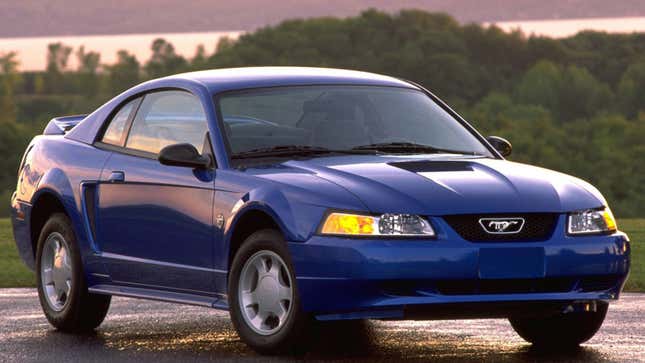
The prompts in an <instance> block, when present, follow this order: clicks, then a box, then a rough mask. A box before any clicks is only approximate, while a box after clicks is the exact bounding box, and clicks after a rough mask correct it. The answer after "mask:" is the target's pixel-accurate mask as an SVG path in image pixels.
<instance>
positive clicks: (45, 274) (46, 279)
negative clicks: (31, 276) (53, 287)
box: [41, 267, 53, 285]
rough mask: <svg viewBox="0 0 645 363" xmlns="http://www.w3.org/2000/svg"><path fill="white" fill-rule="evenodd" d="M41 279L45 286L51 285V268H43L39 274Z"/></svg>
mask: <svg viewBox="0 0 645 363" xmlns="http://www.w3.org/2000/svg"><path fill="white" fill-rule="evenodd" d="M41 277H42V279H43V283H44V284H45V285H48V284H51V283H52V279H53V277H52V269H51V267H47V268H44V269H43V270H42V272H41Z"/></svg>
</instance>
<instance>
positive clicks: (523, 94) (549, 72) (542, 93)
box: [517, 60, 562, 111]
mask: <svg viewBox="0 0 645 363" xmlns="http://www.w3.org/2000/svg"><path fill="white" fill-rule="evenodd" d="M561 88H562V71H561V70H560V67H558V66H557V65H556V64H553V63H552V62H550V61H545V60H542V61H539V62H537V63H536V64H535V65H534V66H533V67H531V69H529V71H528V72H526V74H525V75H524V77H522V80H521V81H520V83H519V84H518V86H517V100H518V101H519V102H520V103H523V104H527V105H538V106H542V107H544V108H546V109H548V110H552V111H557V110H558V108H559V106H560V100H559V98H558V95H559V94H560V90H561Z"/></svg>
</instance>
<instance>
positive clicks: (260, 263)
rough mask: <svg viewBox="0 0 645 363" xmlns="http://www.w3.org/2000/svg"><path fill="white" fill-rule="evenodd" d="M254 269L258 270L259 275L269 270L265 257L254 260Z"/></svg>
mask: <svg viewBox="0 0 645 363" xmlns="http://www.w3.org/2000/svg"><path fill="white" fill-rule="evenodd" d="M253 265H254V266H255V269H256V270H258V273H259V274H260V275H263V274H265V273H266V272H267V271H269V266H268V265H267V261H266V259H265V258H262V257H260V258H258V259H256V260H255V261H254V264H253Z"/></svg>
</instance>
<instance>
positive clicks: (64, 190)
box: [26, 168, 96, 267]
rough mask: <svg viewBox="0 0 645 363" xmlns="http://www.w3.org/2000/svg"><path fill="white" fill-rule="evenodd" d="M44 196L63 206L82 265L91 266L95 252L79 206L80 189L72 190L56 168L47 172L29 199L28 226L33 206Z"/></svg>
mask: <svg viewBox="0 0 645 363" xmlns="http://www.w3.org/2000/svg"><path fill="white" fill-rule="evenodd" d="M45 194H47V195H51V196H53V197H54V198H56V199H57V200H58V201H59V202H60V204H61V205H62V206H63V209H64V211H65V213H66V214H67V216H68V217H69V219H70V221H71V223H72V229H73V230H74V235H75V236H76V241H77V243H78V246H79V248H80V250H81V251H80V252H81V258H82V260H83V265H84V266H87V267H89V266H92V265H93V264H92V263H91V262H92V260H93V259H94V258H95V255H96V251H95V249H94V248H93V246H92V242H91V240H90V239H89V238H88V234H87V231H88V229H87V223H86V219H85V217H84V216H83V213H82V210H83V209H84V208H83V206H82V205H81V204H82V202H81V198H80V187H79V188H73V187H72V185H71V182H70V180H69V179H68V177H67V176H66V175H65V173H64V172H63V171H62V170H60V169H57V168H56V169H51V170H48V171H47V172H46V173H45V174H44V175H43V176H42V178H41V179H40V182H39V183H38V186H37V188H36V192H35V193H34V194H33V196H32V198H31V204H32V208H31V209H30V211H29V215H28V216H27V218H26V223H27V225H28V226H30V225H31V214H32V213H33V206H35V205H36V203H37V202H38V200H39V199H40V198H41V197H42V196H43V195H45ZM30 229H31V227H30ZM30 232H31V231H30Z"/></svg>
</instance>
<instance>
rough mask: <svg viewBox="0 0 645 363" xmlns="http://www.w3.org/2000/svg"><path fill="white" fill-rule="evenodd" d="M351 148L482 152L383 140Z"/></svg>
mask: <svg viewBox="0 0 645 363" xmlns="http://www.w3.org/2000/svg"><path fill="white" fill-rule="evenodd" d="M352 150H378V151H385V152H388V151H389V152H404V153H433V154H434V153H445V154H462V155H477V156H483V155H482V154H479V153H476V152H474V151H462V150H451V149H444V148H440V147H434V146H430V145H423V144H415V143H413V142H384V143H377V144H369V145H361V146H356V147H354V148H352Z"/></svg>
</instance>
